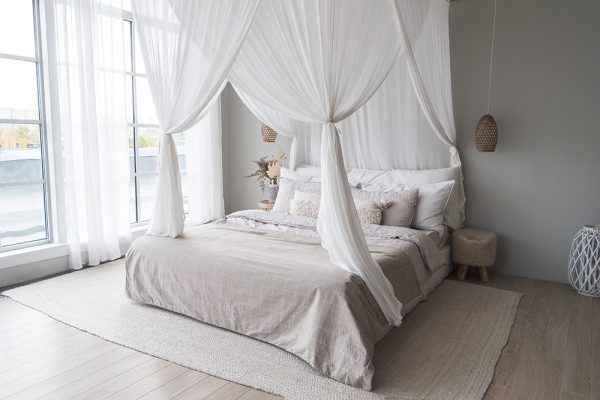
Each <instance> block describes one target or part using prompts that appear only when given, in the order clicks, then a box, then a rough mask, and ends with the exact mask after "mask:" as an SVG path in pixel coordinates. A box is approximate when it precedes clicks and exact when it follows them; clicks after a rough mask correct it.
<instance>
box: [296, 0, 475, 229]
mask: <svg viewBox="0 0 600 400" xmlns="http://www.w3.org/2000/svg"><path fill="white" fill-rule="evenodd" d="M394 4H395V5H396V6H397V12H398V16H399V19H400V17H401V20H400V21H399V22H402V26H404V35H403V36H402V40H403V43H404V45H403V49H402V52H401V53H400V55H399V57H398V59H397V60H396V62H395V64H394V66H393V68H392V71H391V72H390V74H389V75H388V77H387V79H386V80H385V82H384V83H383V84H382V85H381V88H380V89H379V90H378V91H377V93H375V95H373V97H372V98H371V99H370V100H369V101H368V102H367V103H366V104H365V105H364V106H363V107H361V108H360V109H359V110H358V111H357V112H355V113H354V114H352V115H351V116H350V117H348V118H347V119H345V120H344V121H342V122H341V123H339V124H338V126H339V127H340V130H341V131H342V132H343V135H342V149H343V152H344V159H345V161H346V166H347V167H348V168H366V169H382V170H389V169H435V168H444V167H448V166H452V167H460V165H461V163H460V158H459V155H458V152H457V150H456V131H455V128H454V116H453V111H452V110H453V107H452V91H451V89H452V88H451V77H450V54H449V33H448V8H449V4H448V2H447V1H445V0H419V1H414V0H397V1H396V0H394ZM409 49H412V53H411V51H409ZM411 54H412V57H411V56H410V55H411ZM301 129H302V132H301V133H297V136H298V137H299V139H298V140H299V141H300V144H299V145H298V149H299V150H298V151H299V155H298V159H299V160H300V161H302V162H304V163H307V164H313V165H319V164H320V161H319V160H320V145H321V144H320V126H318V125H317V124H305V125H303V126H302V127H301ZM390 149H393V151H390ZM457 190H458V196H459V201H460V208H461V223H463V222H464V219H465V216H464V207H465V201H466V200H465V195H464V189H463V185H462V180H461V181H460V182H457Z"/></svg>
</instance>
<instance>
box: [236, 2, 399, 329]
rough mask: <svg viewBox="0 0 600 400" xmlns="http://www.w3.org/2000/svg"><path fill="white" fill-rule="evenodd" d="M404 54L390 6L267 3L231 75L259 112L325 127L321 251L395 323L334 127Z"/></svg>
mask: <svg viewBox="0 0 600 400" xmlns="http://www.w3.org/2000/svg"><path fill="white" fill-rule="evenodd" d="M274 38H276V39H274ZM373 43H377V46H373ZM399 49H400V46H399V38H398V32H397V24H396V18H395V14H394V9H393V5H392V4H391V3H390V2H389V1H376V2H372V1H365V0H363V1H351V2H349V1H345V0H327V1H296V0H283V1H281V0H264V1H263V4H262V6H261V7H260V8H259V10H258V12H257V15H256V19H255V22H254V24H253V25H252V28H251V29H250V32H249V33H248V37H247V39H246V43H245V44H244V46H243V47H242V50H241V51H240V54H239V56H238V59H237V61H236V63H235V65H234V67H233V68H232V71H231V75H230V79H231V82H232V84H233V86H234V88H235V89H236V91H238V92H240V93H241V94H242V96H243V97H244V98H246V99H251V100H252V102H253V103H254V104H255V105H256V108H260V107H261V105H263V106H265V107H267V108H269V109H272V110H276V111H278V112H280V113H282V114H284V115H287V116H289V117H291V118H294V119H297V120H300V121H307V122H313V123H319V124H321V125H322V142H321V143H322V144H321V168H322V171H321V181H322V183H321V204H320V213H319V225H318V226H319V232H320V234H321V242H322V245H323V247H324V248H325V249H327V251H328V252H329V255H330V257H331V260H332V261H333V263H334V264H336V265H338V266H340V267H341V268H344V269H345V270H347V271H350V272H352V273H355V274H357V275H359V276H360V277H361V278H363V280H364V281H365V283H366V284H367V286H368V287H369V289H370V291H371V293H372V294H373V296H374V297H375V299H376V300H377V302H378V304H379V305H380V307H381V309H382V311H383V313H384V315H385V316H386V318H387V319H388V320H389V321H390V322H392V323H394V324H399V323H400V321H401V319H402V317H401V304H400V302H399V301H398V300H397V299H396V297H395V295H394V291H393V288H392V285H391V284H390V282H389V281H388V279H387V278H386V277H385V275H384V274H383V272H382V271H381V268H380V267H379V265H378V264H377V263H376V262H375V261H373V259H372V258H371V255H370V253H369V250H368V247H367V244H366V241H365V238H364V236H363V232H362V228H361V225H360V222H359V220H358V215H357V213H356V208H355V206H354V200H353V198H352V195H351V193H350V186H349V184H348V179H347V176H346V170H345V166H344V159H343V155H342V151H341V146H340V140H339V132H338V130H337V128H336V127H335V123H336V122H339V121H341V120H343V119H345V118H346V117H348V116H349V115H351V114H352V113H353V112H355V111H356V110H357V109H359V108H360V107H361V106H362V105H363V104H364V103H365V102H367V101H368V100H369V98H370V97H371V96H372V95H373V93H375V92H376V91H377V89H378V88H379V86H380V85H381V83H382V82H383V80H384V79H385V78H386V76H387V74H388V73H389V71H390V69H391V67H392V65H393V63H394V60H395V59H396V57H397V55H398V52H399Z"/></svg>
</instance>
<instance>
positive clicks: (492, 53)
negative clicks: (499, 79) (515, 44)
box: [486, 0, 498, 114]
mask: <svg viewBox="0 0 600 400" xmlns="http://www.w3.org/2000/svg"><path fill="white" fill-rule="evenodd" d="M497 1H498V0H494V22H493V24H492V47H491V50H490V77H489V82H488V98H487V112H486V114H489V113H490V100H491V98H492V70H493V65H494V39H495V38H496V9H497Z"/></svg>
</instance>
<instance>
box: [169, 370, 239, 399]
mask: <svg viewBox="0 0 600 400" xmlns="http://www.w3.org/2000/svg"><path fill="white" fill-rule="evenodd" d="M226 384H227V381H226V380H224V379H219V378H215V377H214V376H208V377H206V378H205V379H202V380H201V381H200V382H198V383H197V384H195V385H193V386H191V387H190V388H188V389H186V390H184V391H183V392H181V393H179V394H178V395H176V396H175V397H173V399H176V400H201V399H205V398H206V397H208V396H210V395H211V394H212V393H214V392H216V391H217V390H219V388H221V387H223V386H225V385H226Z"/></svg>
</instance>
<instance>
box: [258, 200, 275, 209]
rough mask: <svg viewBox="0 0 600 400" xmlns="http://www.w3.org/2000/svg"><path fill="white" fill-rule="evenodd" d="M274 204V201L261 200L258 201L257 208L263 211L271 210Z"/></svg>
mask: <svg viewBox="0 0 600 400" xmlns="http://www.w3.org/2000/svg"><path fill="white" fill-rule="evenodd" d="M274 204H275V203H271V202H270V201H269V200H261V201H259V202H258V208H260V209H261V210H263V211H271V210H272V209H273V205H274Z"/></svg>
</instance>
